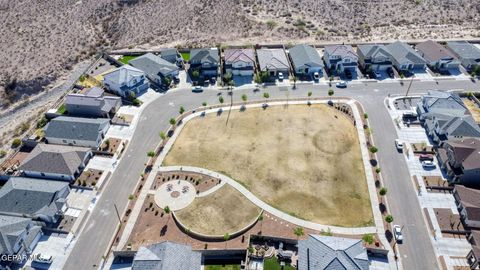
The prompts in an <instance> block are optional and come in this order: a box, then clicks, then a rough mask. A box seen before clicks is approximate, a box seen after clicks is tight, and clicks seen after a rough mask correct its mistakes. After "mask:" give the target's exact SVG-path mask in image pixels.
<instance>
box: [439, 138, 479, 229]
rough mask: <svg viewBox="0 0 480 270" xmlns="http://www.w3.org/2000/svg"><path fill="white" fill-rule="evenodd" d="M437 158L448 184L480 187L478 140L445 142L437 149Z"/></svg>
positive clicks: (466, 139)
mask: <svg viewBox="0 0 480 270" xmlns="http://www.w3.org/2000/svg"><path fill="white" fill-rule="evenodd" d="M437 157H438V163H439V164H440V166H441V168H442V169H444V170H445V171H446V172H447V175H448V177H449V181H450V182H452V183H461V184H466V185H472V186H473V185H476V186H480V139H479V138H463V139H455V140H449V141H445V142H443V143H442V144H441V147H440V148H438V150H437ZM478 198H479V203H480V197H478ZM479 228H480V227H479Z"/></svg>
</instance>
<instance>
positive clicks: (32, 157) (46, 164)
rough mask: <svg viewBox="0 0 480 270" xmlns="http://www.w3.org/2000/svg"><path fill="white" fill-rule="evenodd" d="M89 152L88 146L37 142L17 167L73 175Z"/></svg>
mask: <svg viewBox="0 0 480 270" xmlns="http://www.w3.org/2000/svg"><path fill="white" fill-rule="evenodd" d="M90 152H91V150H90V149H89V148H84V147H72V146H63V145H53V144H37V146H36V147H35V148H34V149H33V150H32V152H30V153H29V154H28V156H27V158H26V159H25V160H23V162H22V164H20V167H19V169H20V170H22V171H34V172H43V173H56V174H64V175H73V174H74V173H75V172H76V171H77V170H78V168H79V167H80V166H81V165H82V164H83V161H84V160H85V157H86V156H87V155H88V154H89V153H90Z"/></svg>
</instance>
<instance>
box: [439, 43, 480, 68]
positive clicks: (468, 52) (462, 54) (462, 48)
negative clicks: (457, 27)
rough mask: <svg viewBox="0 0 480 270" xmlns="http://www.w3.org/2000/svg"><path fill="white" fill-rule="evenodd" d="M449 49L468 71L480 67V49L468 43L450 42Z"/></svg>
mask: <svg viewBox="0 0 480 270" xmlns="http://www.w3.org/2000/svg"><path fill="white" fill-rule="evenodd" d="M447 48H448V49H449V50H450V51H451V52H452V53H453V54H454V55H455V56H456V57H458V59H459V60H460V62H461V63H462V66H464V67H465V68H466V69H467V71H471V70H472V69H473V68H474V67H475V66H478V65H480V49H479V48H477V47H476V46H475V45H473V44H471V43H469V42H468V41H449V42H447Z"/></svg>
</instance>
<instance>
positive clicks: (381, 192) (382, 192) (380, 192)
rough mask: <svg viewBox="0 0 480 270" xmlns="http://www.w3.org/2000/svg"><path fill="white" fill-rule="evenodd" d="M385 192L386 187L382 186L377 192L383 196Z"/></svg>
mask: <svg viewBox="0 0 480 270" xmlns="http://www.w3.org/2000/svg"><path fill="white" fill-rule="evenodd" d="M387 192H388V189H387V188H386V187H382V188H381V189H380V191H379V192H378V194H380V196H382V198H383V197H384V196H385V195H387Z"/></svg>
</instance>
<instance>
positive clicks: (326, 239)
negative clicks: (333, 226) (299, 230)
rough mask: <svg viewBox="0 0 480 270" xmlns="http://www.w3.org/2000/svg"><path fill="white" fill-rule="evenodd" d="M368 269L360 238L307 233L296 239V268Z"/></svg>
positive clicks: (299, 269)
mask: <svg viewBox="0 0 480 270" xmlns="http://www.w3.org/2000/svg"><path fill="white" fill-rule="evenodd" d="M339 269H344V270H347V269H348V270H368V269H369V262H368V256H367V250H366V249H365V248H364V247H363V244H362V240H361V239H349V238H343V237H333V236H321V235H314V234H310V235H308V238H307V239H306V240H300V241H298V270H339Z"/></svg>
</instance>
